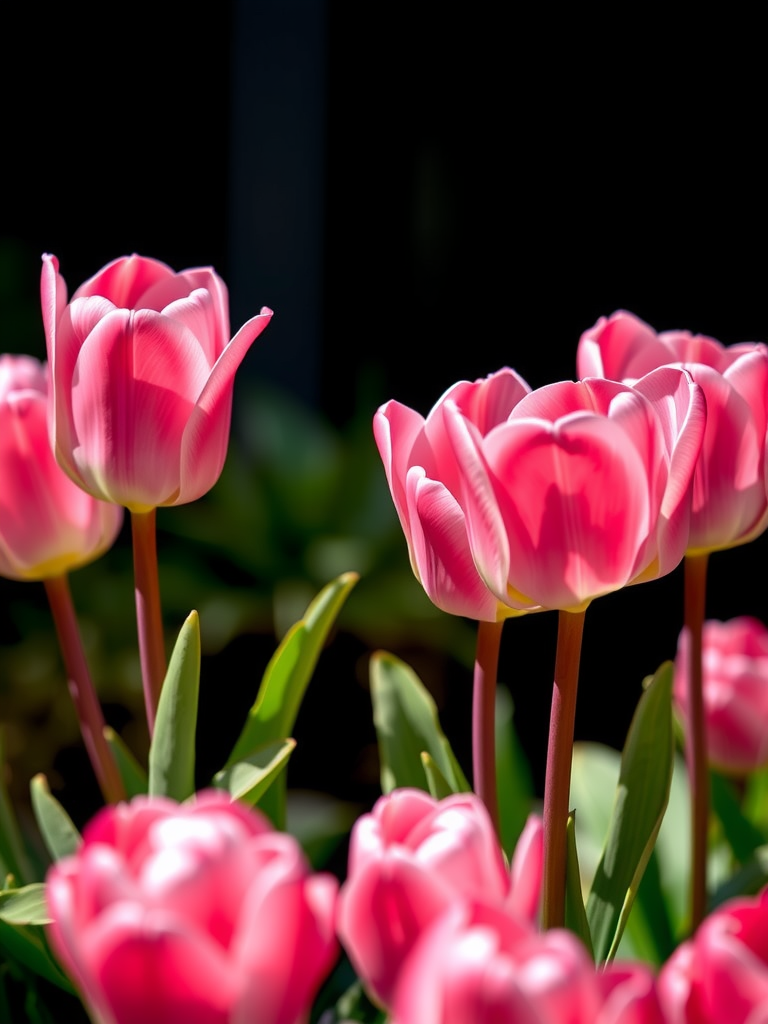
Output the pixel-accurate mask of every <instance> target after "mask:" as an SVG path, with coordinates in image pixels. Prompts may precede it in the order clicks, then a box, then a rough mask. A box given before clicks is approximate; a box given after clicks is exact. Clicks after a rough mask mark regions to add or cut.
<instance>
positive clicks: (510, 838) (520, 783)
mask: <svg viewBox="0 0 768 1024" xmlns="http://www.w3.org/2000/svg"><path fill="white" fill-rule="evenodd" d="M495 725H496V778H497V779H498V802H499V831H500V833H501V845H502V848H503V849H504V851H505V852H506V853H507V855H508V856H510V857H511V856H512V852H513V850H514V848H515V844H516V843H517V840H518V838H519V836H520V833H521V832H522V831H523V828H524V827H525V823H526V821H527V820H528V816H529V814H530V813H531V811H532V810H533V797H534V787H533V776H532V775H531V767H530V764H529V762H528V758H527V757H526V756H525V753H524V751H523V749H522V747H521V746H520V741H519V740H518V738H517V731H516V729H515V723H514V704H513V702H512V695H511V694H510V692H509V690H508V689H507V688H506V687H505V686H497V688H496V719H495Z"/></svg>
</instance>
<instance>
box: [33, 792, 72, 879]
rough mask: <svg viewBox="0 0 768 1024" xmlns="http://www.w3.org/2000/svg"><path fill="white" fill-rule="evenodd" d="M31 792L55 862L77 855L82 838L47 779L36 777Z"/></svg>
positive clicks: (48, 847) (45, 839)
mask: <svg viewBox="0 0 768 1024" xmlns="http://www.w3.org/2000/svg"><path fill="white" fill-rule="evenodd" d="M29 790H30V795H31V798H32V810H33V811H34V814H35V820H36V821H37V827H38V828H39V829H40V834H41V835H42V837H43V842H44V843H45V846H46V849H47V850H48V852H49V853H50V855H51V857H52V858H53V860H61V858H62V857H68V856H69V855H70V854H72V853H75V852H76V851H77V849H78V847H79V846H80V843H81V842H82V838H81V836H80V833H79V832H78V831H77V829H76V828H75V825H74V822H73V821H72V819H71V818H70V816H69V815H68V814H67V812H66V811H65V810H64V808H63V807H62V806H61V804H60V803H59V801H58V800H57V799H56V797H55V796H54V795H53V794H52V793H51V790H50V788H49V787H48V780H47V779H46V777H45V776H44V775H42V774H40V775H35V777H34V778H33V779H32V781H31V782H30V784H29Z"/></svg>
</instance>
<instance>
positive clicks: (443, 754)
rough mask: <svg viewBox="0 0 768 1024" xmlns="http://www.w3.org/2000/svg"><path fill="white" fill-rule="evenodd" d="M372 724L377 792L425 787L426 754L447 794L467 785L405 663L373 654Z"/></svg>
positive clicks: (426, 696) (425, 694) (427, 699)
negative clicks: (376, 746) (378, 774)
mask: <svg viewBox="0 0 768 1024" xmlns="http://www.w3.org/2000/svg"><path fill="white" fill-rule="evenodd" d="M370 675H371V699H372V701H373V724H374V726H375V728H376V735H377V738H378V743H379V760H380V762H381V789H382V792H384V793H389V792H391V791H392V790H393V789H395V788H396V787H399V786H415V787H416V788H417V789H428V788H429V785H428V782H427V779H426V777H425V773H424V763H423V761H422V754H423V753H425V752H426V753H427V754H428V755H429V756H430V757H431V759H432V760H433V761H434V764H435V766H436V768H437V770H438V771H439V772H440V774H441V775H442V778H443V779H444V780H445V782H446V783H447V785H448V786H449V787H450V790H451V792H453V793H458V792H469V791H470V788H471V787H470V785H469V783H468V782H467V780H466V778H465V776H464V773H463V772H462V770H461V766H460V765H459V762H458V760H457V759H456V756H455V755H454V753H453V750H452V749H451V745H450V743H449V742H448V739H447V737H446V735H445V733H444V732H443V730H442V728H441V726H440V721H439V718H438V714H437V705H436V704H435V702H434V700H433V699H432V695H431V694H430V692H429V691H428V690H427V688H426V687H425V686H424V684H423V683H422V682H421V680H420V679H419V677H418V676H417V675H416V673H415V672H414V671H413V669H412V668H411V667H410V666H409V665H406V663H405V662H404V661H401V660H400V659H399V658H397V657H395V655H393V654H389V653H388V652H387V651H377V652H376V653H375V654H373V656H372V657H371V666H370Z"/></svg>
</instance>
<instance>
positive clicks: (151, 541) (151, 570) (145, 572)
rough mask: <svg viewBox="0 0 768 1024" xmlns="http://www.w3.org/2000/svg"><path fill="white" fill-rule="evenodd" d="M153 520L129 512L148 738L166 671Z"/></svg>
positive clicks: (150, 514) (151, 515) (153, 514)
mask: <svg viewBox="0 0 768 1024" xmlns="http://www.w3.org/2000/svg"><path fill="white" fill-rule="evenodd" d="M155 518H156V510H155V509H151V510H150V511H149V512H131V535H132V539H133V580H134V589H135V593H136V626H137V629H138V634H139V657H140V659H141V679H142V684H143V687H144V705H145V707H146V711H147V726H148V728H149V735H150V736H151V735H152V733H153V732H154V728H155V715H156V714H157V704H158V701H159V700H160V691H161V690H162V688H163V681H164V680H165V673H166V668H167V663H166V660H165V638H164V635H163V616H162V610H161V606H160V582H159V579H158V573H157V538H156V533H155Z"/></svg>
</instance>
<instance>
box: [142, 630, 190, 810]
mask: <svg viewBox="0 0 768 1024" xmlns="http://www.w3.org/2000/svg"><path fill="white" fill-rule="evenodd" d="M199 690H200V619H199V617H198V614H197V612H194V611H193V612H190V614H189V615H188V616H187V620H186V622H185V623H184V625H183V626H182V627H181V630H180V632H179V636H178V639H177V640H176V646H175V647H174V649H173V654H172V655H171V660H170V662H169V664H168V671H167V673H166V676H165V682H164V683H163V689H162V691H161V693H160V700H159V702H158V705H157V717H156V719H155V731H154V735H153V736H152V742H151V744H150V747H149V785H148V792H149V794H150V795H151V796H168V797H171V799H173V800H179V801H181V800H186V799H187V797H190V796H192V794H193V793H194V792H195V729H196V726H197V700H198V693H199Z"/></svg>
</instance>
